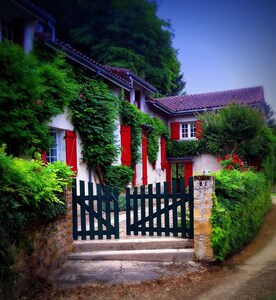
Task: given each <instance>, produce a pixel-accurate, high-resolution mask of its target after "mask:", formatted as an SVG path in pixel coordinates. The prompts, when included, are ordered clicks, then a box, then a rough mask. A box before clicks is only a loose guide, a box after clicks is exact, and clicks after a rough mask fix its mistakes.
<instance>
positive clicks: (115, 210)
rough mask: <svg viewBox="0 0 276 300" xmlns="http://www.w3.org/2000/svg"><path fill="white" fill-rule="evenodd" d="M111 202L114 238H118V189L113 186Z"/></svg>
mask: <svg viewBox="0 0 276 300" xmlns="http://www.w3.org/2000/svg"><path fill="white" fill-rule="evenodd" d="M113 202H114V226H113V229H114V228H115V232H114V235H115V239H119V238H120V230H119V190H118V189H117V188H114V190H113Z"/></svg>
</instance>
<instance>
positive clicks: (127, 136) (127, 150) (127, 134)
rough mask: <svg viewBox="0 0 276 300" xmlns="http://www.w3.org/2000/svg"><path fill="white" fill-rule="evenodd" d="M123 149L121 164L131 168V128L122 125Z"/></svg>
mask: <svg viewBox="0 0 276 300" xmlns="http://www.w3.org/2000/svg"><path fill="white" fill-rule="evenodd" d="M121 147H122V157H121V162H122V165H123V166H131V160H132V156H131V127H130V126H127V125H124V124H121Z"/></svg>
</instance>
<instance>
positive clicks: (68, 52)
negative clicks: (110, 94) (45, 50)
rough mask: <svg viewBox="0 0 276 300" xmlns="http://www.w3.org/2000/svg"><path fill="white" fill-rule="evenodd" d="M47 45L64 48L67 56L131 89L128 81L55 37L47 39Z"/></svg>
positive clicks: (59, 48)
mask: <svg viewBox="0 0 276 300" xmlns="http://www.w3.org/2000/svg"><path fill="white" fill-rule="evenodd" d="M45 45H47V46H49V47H51V48H53V49H55V50H63V51H64V52H65V53H66V56H67V57H68V58H70V59H72V60H73V61H75V62H77V63H79V64H80V65H82V66H84V67H86V68H88V69H90V70H92V71H94V72H96V74H97V75H101V76H102V77H104V78H106V79H108V80H109V81H111V82H113V83H114V84H116V85H118V86H120V87H122V88H124V89H125V90H127V91H130V89H131V86H130V85H129V84H128V83H126V82H124V81H123V80H121V79H120V78H117V77H115V76H113V75H112V74H110V73H109V72H107V71H106V70H104V69H103V68H101V67H99V66H97V65H96V64H94V63H93V62H91V61H88V60H87V59H85V58H84V57H82V56H81V55H79V54H77V53H75V52H74V51H72V50H70V49H68V48H66V47H64V46H63V45H60V44H59V43H57V42H55V41H54V40H53V39H51V40H50V39H48V40H46V41H45Z"/></svg>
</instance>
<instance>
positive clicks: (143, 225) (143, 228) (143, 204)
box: [136, 186, 146, 235]
mask: <svg viewBox="0 0 276 300" xmlns="http://www.w3.org/2000/svg"><path fill="white" fill-rule="evenodd" d="M136 197H137V189H136ZM145 217H146V200H145V187H144V186H142V187H141V220H145ZM141 233H142V235H146V223H145V222H142V223H141Z"/></svg>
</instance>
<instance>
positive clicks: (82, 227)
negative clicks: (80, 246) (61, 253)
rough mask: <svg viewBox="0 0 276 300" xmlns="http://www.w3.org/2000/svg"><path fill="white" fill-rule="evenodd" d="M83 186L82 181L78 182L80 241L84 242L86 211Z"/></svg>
mask: <svg viewBox="0 0 276 300" xmlns="http://www.w3.org/2000/svg"><path fill="white" fill-rule="evenodd" d="M84 195H85V186H84V181H80V203H81V239H82V240H86V234H85V231H86V215H85V214H86V210H85V198H84Z"/></svg>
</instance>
